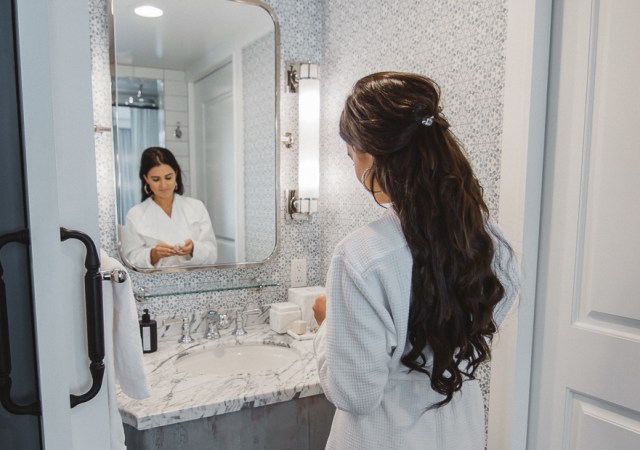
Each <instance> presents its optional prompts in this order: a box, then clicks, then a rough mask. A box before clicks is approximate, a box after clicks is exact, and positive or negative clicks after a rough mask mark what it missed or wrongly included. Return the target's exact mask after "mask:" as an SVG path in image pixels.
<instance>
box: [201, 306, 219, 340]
mask: <svg viewBox="0 0 640 450" xmlns="http://www.w3.org/2000/svg"><path fill="white" fill-rule="evenodd" d="M219 323H220V314H218V312H217V311H213V310H211V311H209V312H208V313H207V334H206V336H205V337H206V338H207V339H220V333H219V332H218V324H219Z"/></svg>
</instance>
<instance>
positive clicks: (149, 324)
mask: <svg viewBox="0 0 640 450" xmlns="http://www.w3.org/2000/svg"><path fill="white" fill-rule="evenodd" d="M140 337H141V338H142V352H143V353H153V352H155V351H156V350H158V325H157V323H156V321H155V320H151V316H149V310H148V309H145V310H144V314H143V315H142V320H140Z"/></svg>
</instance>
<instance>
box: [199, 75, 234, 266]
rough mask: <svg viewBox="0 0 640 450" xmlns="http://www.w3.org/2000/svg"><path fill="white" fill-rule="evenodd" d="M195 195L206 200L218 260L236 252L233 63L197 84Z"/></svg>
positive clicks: (226, 259) (231, 259) (227, 259)
mask: <svg viewBox="0 0 640 450" xmlns="http://www.w3.org/2000/svg"><path fill="white" fill-rule="evenodd" d="M193 92H194V105H195V113H196V121H195V127H196V128H195V132H196V155H195V157H196V161H197V165H196V177H197V178H196V183H195V184H196V196H197V197H198V198H200V199H202V201H204V203H205V205H206V207H207V210H208V211H209V214H210V216H211V223H212V225H213V230H214V232H215V235H216V240H217V241H218V261H217V262H218V263H229V262H235V261H239V260H240V259H238V255H237V253H236V252H237V250H238V249H237V223H238V222H237V214H238V211H237V207H236V205H237V204H238V203H237V198H236V197H237V189H236V186H237V183H238V181H237V179H238V174H237V169H236V152H235V139H234V130H235V127H234V95H233V66H232V64H231V62H229V63H227V64H225V65H224V66H222V67H220V68H219V69H216V70H215V71H214V72H212V73H211V74H209V75H207V76H205V77H204V78H202V79H201V80H199V81H197V82H196V83H194V89H193Z"/></svg>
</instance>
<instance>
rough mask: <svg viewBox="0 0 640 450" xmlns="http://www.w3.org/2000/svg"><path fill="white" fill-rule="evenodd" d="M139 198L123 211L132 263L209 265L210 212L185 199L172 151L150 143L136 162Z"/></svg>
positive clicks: (214, 251) (213, 251)
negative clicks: (140, 196) (138, 171)
mask: <svg viewBox="0 0 640 450" xmlns="http://www.w3.org/2000/svg"><path fill="white" fill-rule="evenodd" d="M140 181H141V190H142V191H141V193H142V202H141V203H139V204H138V205H136V206H134V207H133V208H131V209H130V210H129V212H128V213H127V219H126V221H125V226H124V229H123V232H122V249H123V252H124V256H125V257H126V259H127V260H128V261H129V263H131V264H132V265H133V266H135V267H139V268H153V267H170V266H184V265H192V266H198V265H206V264H214V263H215V262H216V259H217V257H218V246H217V243H216V237H215V234H214V232H213V227H212V225H211V219H210V218H209V213H208V212H207V209H206V208H205V206H204V204H203V203H202V202H201V201H200V200H197V199H195V198H190V197H184V196H183V195H182V194H183V193H184V185H183V184H182V171H181V170H180V165H179V164H178V162H177V161H176V158H175V157H174V156H173V154H172V153H171V152H170V151H169V150H167V149H166V148H162V147H150V148H148V149H146V150H145V151H144V152H143V153H142V158H141V161H140Z"/></svg>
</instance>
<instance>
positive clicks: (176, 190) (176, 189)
mask: <svg viewBox="0 0 640 450" xmlns="http://www.w3.org/2000/svg"><path fill="white" fill-rule="evenodd" d="M173 190H174V192H178V183H176V187H174V188H173Z"/></svg>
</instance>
